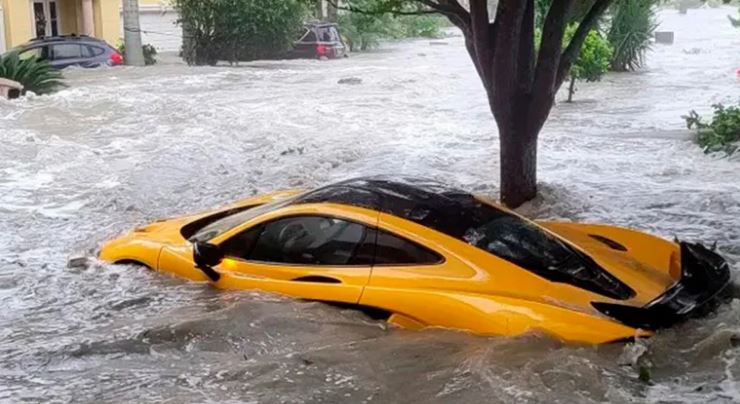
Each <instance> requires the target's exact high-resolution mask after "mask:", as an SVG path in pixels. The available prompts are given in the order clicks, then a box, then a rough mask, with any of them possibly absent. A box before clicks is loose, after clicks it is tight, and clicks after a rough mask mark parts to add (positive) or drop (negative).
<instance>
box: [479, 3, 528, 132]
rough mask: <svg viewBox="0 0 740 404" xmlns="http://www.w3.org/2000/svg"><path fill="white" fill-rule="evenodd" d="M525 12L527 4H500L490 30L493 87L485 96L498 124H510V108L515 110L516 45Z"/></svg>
mask: <svg viewBox="0 0 740 404" xmlns="http://www.w3.org/2000/svg"><path fill="white" fill-rule="evenodd" d="M526 8H527V1H521V0H499V2H498V8H497V9H496V19H495V22H494V23H493V25H492V27H491V31H490V35H491V36H492V41H491V46H492V48H493V61H492V62H491V64H492V68H491V73H490V75H489V76H490V80H491V82H492V83H494V84H492V85H491V86H490V88H489V94H488V95H489V101H490V103H491V105H492V110H493V113H494V116H495V118H496V121H497V122H509V119H508V118H509V116H510V113H511V111H512V108H515V106H514V103H513V102H512V101H513V99H514V98H515V97H514V96H515V94H516V91H515V90H516V89H517V87H518V85H517V83H516V81H517V80H516V79H517V78H518V77H519V74H518V69H519V57H518V56H519V46H517V45H516V44H518V43H519V41H520V35H521V33H522V19H523V18H524V15H525V13H526Z"/></svg>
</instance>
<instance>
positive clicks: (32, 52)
mask: <svg viewBox="0 0 740 404" xmlns="http://www.w3.org/2000/svg"><path fill="white" fill-rule="evenodd" d="M18 57H20V58H21V59H30V58H32V57H37V58H39V59H40V60H47V59H49V47H48V46H39V47H36V48H31V49H28V50H24V51H23V52H21V53H20V54H19V55H18Z"/></svg>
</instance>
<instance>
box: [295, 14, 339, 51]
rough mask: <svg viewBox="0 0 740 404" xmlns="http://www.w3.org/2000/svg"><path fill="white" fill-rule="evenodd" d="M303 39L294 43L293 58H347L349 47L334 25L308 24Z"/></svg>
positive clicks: (305, 26)
mask: <svg viewBox="0 0 740 404" xmlns="http://www.w3.org/2000/svg"><path fill="white" fill-rule="evenodd" d="M304 28H305V31H304V32H303V35H301V38H300V39H299V40H297V41H295V42H294V43H293V52H292V53H291V56H292V57H295V58H318V59H321V58H327V59H334V58H340V57H343V56H347V47H346V46H345V45H344V42H343V41H342V36H341V35H339V27H338V26H337V24H333V23H318V22H315V23H308V24H306V25H304Z"/></svg>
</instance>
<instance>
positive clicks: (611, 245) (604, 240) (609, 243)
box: [589, 234, 627, 251]
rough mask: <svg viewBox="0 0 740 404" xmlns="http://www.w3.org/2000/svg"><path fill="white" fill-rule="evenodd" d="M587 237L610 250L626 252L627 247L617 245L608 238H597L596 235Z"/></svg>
mask: <svg viewBox="0 0 740 404" xmlns="http://www.w3.org/2000/svg"><path fill="white" fill-rule="evenodd" d="M589 237H591V238H592V239H594V240H596V241H599V242H601V243H604V244H606V245H607V246H608V247H609V248H611V249H612V250H617V251H627V247H625V246H623V245H621V244H619V243H617V242H616V241H614V240H612V239H610V238H606V237H604V236H599V235H598V234H589Z"/></svg>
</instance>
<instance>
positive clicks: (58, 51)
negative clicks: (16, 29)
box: [11, 35, 123, 69]
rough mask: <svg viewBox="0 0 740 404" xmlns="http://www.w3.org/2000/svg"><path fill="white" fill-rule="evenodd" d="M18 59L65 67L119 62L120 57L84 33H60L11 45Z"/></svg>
mask: <svg viewBox="0 0 740 404" xmlns="http://www.w3.org/2000/svg"><path fill="white" fill-rule="evenodd" d="M11 52H18V54H19V56H20V57H21V58H27V57H31V56H37V57H39V58H40V59H42V60H47V61H48V62H49V63H50V64H51V65H52V66H53V67H54V68H57V69H63V68H65V67H68V66H82V67H98V66H104V65H107V66H117V65H121V64H123V56H121V54H120V53H118V51H117V50H116V49H115V48H113V47H112V46H110V45H109V44H108V43H106V42H105V41H103V40H101V39H97V38H92V37H89V36H86V35H62V36H55V37H44V38H37V39H32V40H31V41H29V42H27V43H25V44H23V45H20V46H18V47H16V48H13V49H12V50H11Z"/></svg>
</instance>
